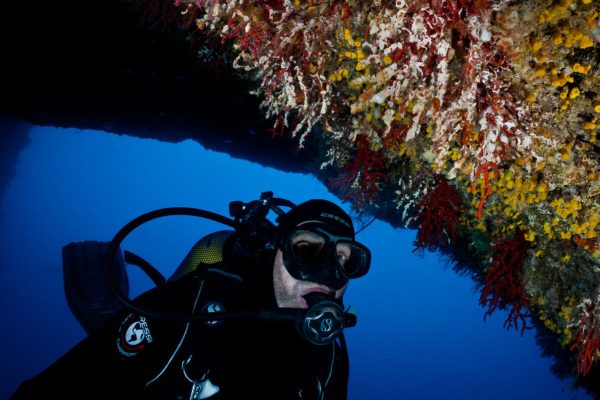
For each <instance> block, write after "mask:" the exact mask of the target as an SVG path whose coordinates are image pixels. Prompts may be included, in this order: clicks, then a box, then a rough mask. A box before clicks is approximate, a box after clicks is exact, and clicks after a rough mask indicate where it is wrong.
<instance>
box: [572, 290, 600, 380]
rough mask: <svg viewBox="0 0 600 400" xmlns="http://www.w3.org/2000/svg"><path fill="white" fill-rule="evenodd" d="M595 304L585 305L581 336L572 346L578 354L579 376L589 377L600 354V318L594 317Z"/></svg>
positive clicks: (580, 325) (580, 327)
mask: <svg viewBox="0 0 600 400" xmlns="http://www.w3.org/2000/svg"><path fill="white" fill-rule="evenodd" d="M594 309H595V307H594V304H593V303H592V302H591V301H588V302H585V303H584V304H583V315H582V316H581V321H580V323H579V334H578V335H577V339H576V340H575V342H574V343H573V345H572V346H571V350H575V349H576V348H579V349H578V352H577V374H578V375H584V376H585V375H587V374H588V373H589V372H590V370H591V369H592V366H593V365H594V363H595V362H596V361H597V360H598V358H599V356H598V354H599V352H600V318H598V316H597V315H594Z"/></svg>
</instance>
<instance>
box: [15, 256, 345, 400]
mask: <svg viewBox="0 0 600 400" xmlns="http://www.w3.org/2000/svg"><path fill="white" fill-rule="evenodd" d="M257 272H258V273H257ZM271 274H272V267H269V268H261V269H260V271H257V270H254V271H252V273H248V272H247V271H244V270H243V269H241V268H238V269H232V268H230V267H227V266H226V265H225V264H224V263H221V264H217V265H215V266H213V267H211V268H205V269H203V271H202V272H201V273H191V274H189V275H187V276H185V277H183V278H181V279H179V280H177V281H174V282H169V283H167V284H166V285H165V286H162V287H159V288H156V289H153V290H151V291H149V292H147V293H145V294H143V295H142V296H140V297H139V298H138V299H137V300H136V301H137V302H138V303H139V304H140V305H144V306H147V307H148V308H151V309H153V310H160V311H165V312H180V313H191V312H192V309H194V304H195V312H206V311H210V310H214V311H218V310H219V309H220V308H224V309H225V310H241V309H244V310H247V309H264V308H265V307H266V308H267V309H268V308H272V309H273V308H275V302H274V295H273V288H272V275H271ZM206 379H208V380H206ZM193 382H198V383H197V384H196V385H197V387H200V385H202V383H201V382H204V384H205V385H209V386H210V385H214V386H213V387H218V388H219V391H218V392H217V393H216V394H214V395H212V396H210V397H208V399H211V400H219V399H245V398H248V399H282V400H293V399H346V391H347V382H348V357H347V353H346V350H345V348H343V347H342V346H340V345H339V344H338V343H335V344H329V345H324V346H317V345H313V344H311V343H309V342H308V341H306V340H305V339H303V338H301V337H300V336H299V335H298V334H297V333H296V331H295V329H294V327H293V326H292V324H290V323H285V322H269V321H260V320H227V321H222V322H219V323H213V322H193V323H189V324H187V323H186V322H175V321H166V320H157V319H152V318H150V317H148V318H143V317H140V316H139V315H136V314H132V313H131V312H129V311H126V310H124V311H122V312H121V313H119V314H118V315H117V316H115V318H113V319H112V320H111V321H110V322H109V323H108V324H106V325H105V326H104V327H103V328H102V329H100V330H99V331H97V332H94V333H93V334H91V335H90V336H89V337H87V338H86V339H84V340H83V341H82V342H80V343H79V344H77V345H76V346H75V347H74V348H72V349H71V350H70V351H69V352H67V353H66V354H65V355H64V356H62V357H61V358H60V359H59V360H58V361H56V362H55V363H54V364H53V365H51V366H50V367H49V368H48V369H46V370H45V371H43V372H42V373H40V374H39V375H37V376H35V377H34V378H32V379H30V380H28V381H25V382H24V383H23V384H22V385H21V386H20V387H19V389H18V390H17V392H15V394H14V395H13V398H14V399H41V398H59V399H75V398H76V399H128V400H130V399H159V398H160V399H190V394H191V391H192V386H193Z"/></svg>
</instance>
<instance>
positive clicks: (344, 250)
mask: <svg viewBox="0 0 600 400" xmlns="http://www.w3.org/2000/svg"><path fill="white" fill-rule="evenodd" d="M335 251H336V253H337V260H338V264H339V265H340V266H341V267H343V266H344V264H346V261H348V260H349V259H350V256H352V249H351V248H350V247H349V246H347V245H346V244H343V243H338V244H337V245H336V246H335Z"/></svg>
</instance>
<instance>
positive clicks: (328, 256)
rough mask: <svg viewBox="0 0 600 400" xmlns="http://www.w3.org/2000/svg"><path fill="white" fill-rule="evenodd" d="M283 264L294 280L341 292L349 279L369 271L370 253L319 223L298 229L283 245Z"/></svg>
mask: <svg viewBox="0 0 600 400" xmlns="http://www.w3.org/2000/svg"><path fill="white" fill-rule="evenodd" d="M280 247H281V251H282V253H283V262H284V264H285V267H286V268H287V270H288V272H289V273H290V275H291V276H292V277H294V278H295V279H298V280H304V281H311V282H316V283H321V284H323V285H325V286H327V287H330V288H331V289H334V290H338V289H341V288H342V287H343V286H344V285H345V284H346V283H348V280H349V279H353V278H360V277H361V276H364V275H365V274H366V273H367V272H368V271H369V266H370V264H371V252H370V251H369V249H368V248H367V247H366V246H364V245H363V244H361V243H359V242H357V241H355V240H353V239H352V238H349V237H347V236H335V235H333V234H331V233H329V232H327V231H326V230H324V229H323V228H322V227H320V226H318V224H307V225H306V226H304V225H302V226H298V227H297V228H296V229H294V230H293V231H291V232H290V233H289V234H288V235H287V236H286V237H285V239H284V240H283V242H282V244H281V246H280Z"/></svg>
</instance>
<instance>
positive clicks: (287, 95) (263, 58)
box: [175, 0, 600, 375]
mask: <svg viewBox="0 0 600 400" xmlns="http://www.w3.org/2000/svg"><path fill="white" fill-rule="evenodd" d="M175 3H176V5H177V7H178V8H179V10H180V11H181V12H182V14H184V15H185V16H186V17H187V18H189V17H190V16H193V18H194V19H195V22H196V26H197V28H198V29H201V30H203V31H204V32H208V34H209V35H212V36H214V37H219V38H221V41H222V43H223V44H225V45H227V46H229V47H228V48H229V49H230V51H231V54H232V57H231V60H232V65H233V66H234V67H235V68H237V69H238V70H239V71H240V72H242V73H244V74H245V75H246V76H247V77H248V79H250V80H252V82H254V84H255V92H256V94H257V95H258V96H260V98H261V100H262V107H263V109H264V111H265V113H266V116H267V117H269V118H271V119H272V120H273V121H274V126H273V131H272V133H274V134H275V133H278V134H289V135H292V136H293V137H295V138H297V141H298V142H297V143H298V146H299V147H300V148H301V147H302V146H304V144H305V143H306V141H307V140H318V141H319V143H321V144H322V145H324V146H326V149H327V155H326V158H325V159H324V160H322V161H323V164H322V168H324V169H333V171H337V174H338V178H337V179H333V180H332V181H330V185H331V186H332V188H333V189H334V190H336V192H337V193H339V194H340V196H341V197H342V198H343V199H347V200H350V201H352V202H353V204H354V206H355V207H356V208H357V209H359V210H360V209H363V210H364V209H365V208H367V207H369V206H370V205H371V206H374V205H381V204H384V203H385V204H386V205H389V204H392V203H393V204H394V206H395V207H396V208H397V209H398V210H399V211H400V212H399V213H398V215H401V217H400V218H401V219H402V221H399V222H400V223H404V224H407V225H409V226H411V225H412V226H413V227H416V228H418V230H419V232H418V237H417V240H416V246H417V247H420V248H426V249H436V248H440V249H442V248H444V247H447V246H452V244H453V243H455V242H456V241H458V239H459V238H460V241H461V242H464V243H467V244H468V247H469V250H468V251H469V252H470V254H471V256H472V257H473V258H475V259H477V260H479V265H480V269H481V271H480V275H481V276H482V277H483V279H482V282H484V283H483V284H482V285H483V289H482V294H481V303H482V304H483V305H484V306H485V307H487V309H488V310H487V313H486V315H489V314H490V313H492V312H493V311H494V310H496V309H497V308H506V309H508V310H509V319H508V321H507V326H509V327H510V326H513V327H515V328H517V327H518V326H519V325H520V327H521V329H525V327H526V324H527V319H528V318H536V319H537V320H538V321H542V323H543V324H544V325H545V326H546V327H547V328H548V329H550V330H551V331H553V332H554V333H555V335H556V337H557V338H558V340H560V342H561V343H562V345H563V346H564V348H565V349H567V350H573V351H574V352H575V354H576V355H577V362H576V367H577V372H578V373H579V374H581V375H585V374H588V373H589V371H590V369H591V368H592V366H593V365H595V364H597V363H598V359H599V358H600V262H599V261H600V242H599V239H598V230H599V228H598V224H599V222H600V197H599V195H600V179H599V174H600V171H599V162H598V161H599V158H600V148H599V144H598V142H597V137H596V135H597V131H598V130H599V129H600V65H599V59H600V45H599V43H598V42H599V41H600V19H599V18H598V10H599V9H600V7H599V6H600V0H553V1H550V0H523V1H505V0H428V1H425V0H422V1H418V0H396V1H389V0H388V1H386V0H373V1H363V2H361V1H353V0H349V1H339V0H309V1H306V0H273V1H261V2H255V1H250V0H238V1H236V0H229V1H216V0H206V1H202V0H177V1H176V2H175ZM390 193H391V195H390Z"/></svg>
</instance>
